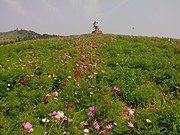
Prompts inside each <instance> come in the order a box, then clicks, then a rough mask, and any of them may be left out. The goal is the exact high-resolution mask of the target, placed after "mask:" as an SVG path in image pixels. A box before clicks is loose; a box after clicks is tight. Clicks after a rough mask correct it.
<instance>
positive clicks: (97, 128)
mask: <svg viewBox="0 0 180 135" xmlns="http://www.w3.org/2000/svg"><path fill="white" fill-rule="evenodd" d="M93 125H94V128H95V129H96V130H99V129H100V126H99V124H98V122H97V120H94V123H93Z"/></svg>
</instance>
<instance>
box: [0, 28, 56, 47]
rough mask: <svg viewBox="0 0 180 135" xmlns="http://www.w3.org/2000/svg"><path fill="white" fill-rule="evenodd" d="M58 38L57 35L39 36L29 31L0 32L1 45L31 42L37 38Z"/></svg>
mask: <svg viewBox="0 0 180 135" xmlns="http://www.w3.org/2000/svg"><path fill="white" fill-rule="evenodd" d="M50 37H57V36H56V35H48V34H43V35H41V34H38V33H36V32H34V31H28V30H13V31H9V32H0V45H2V44H8V43H13V42H16V41H22V40H30V39H37V38H50Z"/></svg>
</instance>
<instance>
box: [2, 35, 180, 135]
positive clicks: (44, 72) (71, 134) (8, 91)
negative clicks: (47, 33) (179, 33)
mask: <svg viewBox="0 0 180 135" xmlns="http://www.w3.org/2000/svg"><path fill="white" fill-rule="evenodd" d="M179 67H180V40H177V39H168V38H156V37H152V38H150V37H133V36H122V35H106V34H103V35H79V36H69V37H61V38H53V39H48V40H31V41H25V42H18V43H14V44H9V45H8V46H0V80H1V81H0V91H1V92H0V103H1V107H0V121H1V122H0V131H1V133H2V134H3V135H6V134H7V135H9V134H23V133H24V134H34V135H41V134H47V133H48V134H49V135H52V134H64V135H65V134H68V135H81V134H89V135H96V134H107V135H121V134H122V135H126V134H129V135H132V134H135V135H136V134H137V135H144V134H158V135H159V134H166V135H170V134H172V135H176V134H178V132H180V107H179V106H180V102H179V98H180V95H179V89H180V88H179V87H180V69H179Z"/></svg>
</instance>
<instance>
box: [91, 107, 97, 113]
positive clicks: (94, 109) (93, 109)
mask: <svg viewBox="0 0 180 135" xmlns="http://www.w3.org/2000/svg"><path fill="white" fill-rule="evenodd" d="M89 110H90V111H91V112H94V111H96V110H97V107H95V106H91V107H89Z"/></svg>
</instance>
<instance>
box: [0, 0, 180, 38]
mask: <svg viewBox="0 0 180 135" xmlns="http://www.w3.org/2000/svg"><path fill="white" fill-rule="evenodd" d="M94 20H97V21H98V22H99V27H100V29H101V30H102V31H103V33H112V34H124V35H142V36H160V37H162V36H163V37H174V38H180V0H0V31H10V30H14V29H15V28H16V27H20V28H23V29H27V30H33V31H35V32H38V33H41V34H43V33H48V34H58V35H76V34H84V33H91V32H92V30H93V29H92V23H93V21H94Z"/></svg>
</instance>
